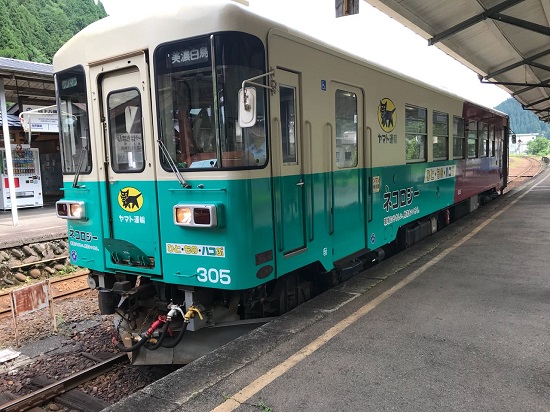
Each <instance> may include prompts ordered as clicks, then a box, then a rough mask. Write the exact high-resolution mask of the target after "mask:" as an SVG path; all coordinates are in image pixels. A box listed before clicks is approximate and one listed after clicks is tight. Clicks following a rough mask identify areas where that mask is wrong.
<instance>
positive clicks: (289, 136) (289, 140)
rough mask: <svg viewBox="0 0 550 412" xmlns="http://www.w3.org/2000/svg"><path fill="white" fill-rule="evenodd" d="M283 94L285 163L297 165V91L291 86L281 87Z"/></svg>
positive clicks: (282, 140) (282, 127)
mask: <svg viewBox="0 0 550 412" xmlns="http://www.w3.org/2000/svg"><path fill="white" fill-rule="evenodd" d="M280 93H281V133H282V135H281V144H282V145H283V163H286V164H297V163H298V156H297V153H296V89H295V88H294V87H290V86H282V85H281V87H280Z"/></svg>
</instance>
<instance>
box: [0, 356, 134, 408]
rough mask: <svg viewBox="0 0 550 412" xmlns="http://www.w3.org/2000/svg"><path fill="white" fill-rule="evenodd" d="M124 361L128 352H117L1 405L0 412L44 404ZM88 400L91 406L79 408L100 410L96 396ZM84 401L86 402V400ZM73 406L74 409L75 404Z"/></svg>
mask: <svg viewBox="0 0 550 412" xmlns="http://www.w3.org/2000/svg"><path fill="white" fill-rule="evenodd" d="M122 362H128V356H127V355H126V353H120V354H117V355H115V356H113V357H112V358H110V359H108V360H106V361H99V362H98V363H97V364H96V365H93V366H91V367H89V368H86V369H84V370H82V371H80V372H77V373H74V374H73V375H71V376H69V377H67V378H64V379H61V380H59V381H56V382H54V383H51V384H48V385H46V386H44V387H43V388H40V389H38V390H36V391H34V392H32V393H29V394H27V395H24V396H21V397H19V398H16V399H14V400H11V401H8V402H6V403H4V404H2V405H0V412H22V411H27V410H29V409H31V408H34V407H36V406H39V405H42V404H44V403H45V402H47V401H49V400H52V399H54V398H56V397H58V396H59V395H61V394H64V393H67V392H68V391H70V390H72V389H74V388H76V387H77V386H79V385H82V384H83V383H85V382H87V381H89V380H91V379H94V378H96V377H98V376H100V375H102V374H104V373H106V372H107V371H109V370H111V369H112V368H114V367H115V366H116V365H118V364H120V363H122ZM88 402H89V403H90V405H89V408H87V407H86V405H83V406H81V407H80V408H79V410H80V411H91V410H100V409H98V407H97V402H96V401H94V398H91V399H90V397H88ZM84 403H86V400H85V401H84ZM71 406H72V407H73V409H74V405H71Z"/></svg>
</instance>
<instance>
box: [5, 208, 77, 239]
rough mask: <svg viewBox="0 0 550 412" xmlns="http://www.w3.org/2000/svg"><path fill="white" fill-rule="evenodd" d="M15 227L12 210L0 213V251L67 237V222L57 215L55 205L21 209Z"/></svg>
mask: <svg viewBox="0 0 550 412" xmlns="http://www.w3.org/2000/svg"><path fill="white" fill-rule="evenodd" d="M17 214H18V224H17V225H15V226H14V225H13V218H12V212H11V210H7V211H0V249H6V248H9V247H15V246H21V245H24V244H28V243H33V242H42V241H47V240H53V239H61V238H66V237H67V221H66V220H63V219H60V218H58V217H57V216H56V214H55V203H49V204H46V205H45V206H43V207H32V208H25V209H19V210H18V211H17Z"/></svg>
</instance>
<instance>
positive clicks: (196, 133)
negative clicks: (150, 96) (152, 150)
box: [155, 33, 267, 171]
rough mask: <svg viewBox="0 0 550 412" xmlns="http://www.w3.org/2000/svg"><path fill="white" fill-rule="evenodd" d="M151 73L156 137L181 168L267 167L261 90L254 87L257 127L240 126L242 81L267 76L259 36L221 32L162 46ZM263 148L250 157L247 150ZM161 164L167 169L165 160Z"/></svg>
mask: <svg viewBox="0 0 550 412" xmlns="http://www.w3.org/2000/svg"><path fill="white" fill-rule="evenodd" d="M155 70H156V82H157V84H156V86H157V90H158V95H157V101H158V119H159V133H160V138H161V139H162V141H163V142H164V145H165V146H166V148H167V151H168V153H169V154H170V156H171V158H172V159H171V160H172V161H173V162H174V163H175V164H176V165H177V167H178V168H179V169H180V170H187V171H192V170H198V169H201V170H204V169H213V168H215V169H219V168H224V169H227V168H243V167H245V168H246V167H263V166H265V164H266V162H267V145H266V130H265V123H266V122H265V121H264V120H265V113H266V110H265V91H264V89H262V88H257V93H258V96H257V102H258V108H257V116H258V126H256V127H254V128H251V129H241V128H240V127H239V124H238V91H239V89H240V88H241V85H242V82H243V80H246V79H249V78H251V77H255V76H258V75H261V74H263V73H265V51H264V47H263V44H262V42H261V41H260V40H259V39H258V38H256V37H254V36H251V35H248V34H244V33H222V34H215V35H212V36H205V37H202V38H198V39H193V40H185V41H179V42H174V43H170V44H167V45H163V46H161V47H159V48H158V49H157V50H156V52H155ZM252 129H253V130H252ZM261 145H263V156H262V157H258V156H256V157H254V156H250V155H249V153H248V152H249V148H256V149H258V148H260V151H261V150H262V149H261ZM255 152H258V150H255ZM162 164H163V167H164V168H166V170H170V165H169V160H168V159H166V157H164V156H163V157H162Z"/></svg>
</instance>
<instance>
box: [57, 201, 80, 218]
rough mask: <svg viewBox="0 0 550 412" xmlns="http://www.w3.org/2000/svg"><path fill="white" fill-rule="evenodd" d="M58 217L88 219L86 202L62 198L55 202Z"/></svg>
mask: <svg viewBox="0 0 550 412" xmlns="http://www.w3.org/2000/svg"><path fill="white" fill-rule="evenodd" d="M55 210H56V213H57V217H60V218H61V219H69V220H86V208H85V207H84V202H79V201H72V200H60V201H58V202H56V203H55Z"/></svg>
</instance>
